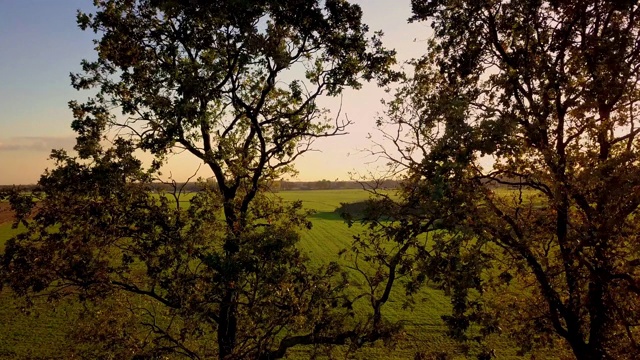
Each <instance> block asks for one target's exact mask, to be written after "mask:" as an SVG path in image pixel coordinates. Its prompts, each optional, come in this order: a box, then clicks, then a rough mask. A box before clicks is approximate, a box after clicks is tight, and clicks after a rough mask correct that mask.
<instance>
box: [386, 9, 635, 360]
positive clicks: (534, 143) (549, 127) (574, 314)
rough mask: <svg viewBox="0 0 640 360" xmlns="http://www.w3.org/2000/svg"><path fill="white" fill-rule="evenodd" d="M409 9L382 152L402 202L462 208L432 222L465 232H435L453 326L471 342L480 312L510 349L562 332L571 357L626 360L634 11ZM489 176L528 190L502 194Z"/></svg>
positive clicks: (629, 344) (631, 324)
mask: <svg viewBox="0 0 640 360" xmlns="http://www.w3.org/2000/svg"><path fill="white" fill-rule="evenodd" d="M412 5H413V13H414V17H413V20H414V21H428V22H429V23H430V24H431V26H432V28H433V30H434V38H433V40H432V41H431V42H430V47H429V52H428V53H427V54H426V55H425V56H424V57H423V58H421V59H418V60H416V61H415V62H414V63H413V65H414V66H415V76H414V77H413V79H411V80H409V81H408V82H407V83H406V84H405V86H403V87H402V88H401V89H400V90H399V92H398V93H397V96H396V97H395V99H394V100H392V101H391V102H389V103H388V113H387V114H386V116H385V117H383V118H381V120H380V123H381V124H383V123H384V124H386V123H392V124H394V125H396V126H397V128H398V129H399V130H398V132H397V133H394V134H388V135H387V138H388V140H390V142H391V144H392V147H391V148H388V147H387V149H386V150H385V149H382V150H380V151H381V152H383V153H384V154H386V155H387V156H388V157H389V158H390V159H391V160H392V162H391V163H392V165H393V166H395V167H396V168H398V169H401V170H403V171H405V174H406V185H405V193H406V194H407V196H406V199H404V200H405V202H411V201H413V202H417V201H433V200H434V199H438V198H440V197H441V196H445V197H446V198H448V199H449V201H455V200H456V199H457V201H458V202H459V205H458V206H461V207H464V209H465V211H464V212H463V213H462V214H461V215H462V216H460V217H458V218H455V217H453V218H452V217H449V216H448V214H449V213H450V212H449V210H446V209H447V207H445V208H444V209H445V210H446V211H445V212H444V213H443V215H444V222H443V224H444V226H446V227H448V228H457V229H460V230H461V231H463V232H465V233H466V238H468V239H469V240H468V241H466V242H460V243H458V242H457V241H455V238H452V239H451V240H449V241H447V243H448V244H449V245H447V247H449V248H448V249H446V250H447V251H446V252H444V254H446V256H449V257H450V256H454V258H453V259H452V260H455V262H453V263H452V262H451V261H445V262H442V266H438V267H436V269H439V270H438V271H441V272H442V274H443V276H445V277H444V278H442V279H441V280H442V281H443V282H444V281H445V280H446V279H450V280H451V279H454V280H455V282H453V283H450V284H447V286H448V287H449V286H450V287H451V288H452V290H451V291H452V293H453V294H454V297H453V301H454V314H453V316H452V317H451V318H448V319H447V321H448V322H449V324H450V327H451V329H452V331H453V332H454V334H456V335H457V336H459V337H462V338H463V339H468V336H467V335H465V334H468V333H469V332H470V329H471V328H470V324H472V323H478V324H480V325H481V329H482V332H481V334H480V335H486V334H489V333H492V332H496V331H500V330H502V331H505V332H507V333H510V334H512V335H513V337H514V338H515V339H516V340H517V341H518V342H519V344H520V345H521V346H522V350H523V351H528V350H530V349H531V348H532V347H535V346H539V345H543V346H544V345H551V344H553V343H556V341H557V340H558V339H561V340H562V342H561V343H559V345H560V346H563V345H566V346H568V347H569V348H570V349H571V351H572V352H573V354H574V356H575V357H576V358H578V359H618V358H619V359H626V358H628V359H631V358H637V357H638V356H639V355H640V348H638V340H639V337H640V329H639V328H638V323H639V322H638V321H639V320H640V318H638V314H640V312H639V310H640V292H639V291H638V290H639V289H638V284H639V282H640V269H639V268H638V262H639V258H638V256H639V253H638V249H639V245H640V243H639V242H638V237H637V232H638V221H637V216H638V215H637V213H638V210H639V208H638V206H639V205H640V191H638V190H639V189H640V183H639V182H638V179H640V176H639V175H640V164H639V163H638V159H639V157H638V155H639V153H638V151H639V150H640V149H639V145H640V143H639V142H638V138H637V134H638V132H639V131H640V130H639V129H638V124H637V115H638V114H637V112H638V107H637V101H638V93H637V85H638V80H639V75H640V74H639V73H638V71H639V69H640V66H639V64H640V58H639V56H640V46H639V44H640V37H639V33H638V32H639V30H640V25H639V23H638V15H640V7H639V6H638V5H637V3H636V2H632V1H608V0H602V1H590V2H587V1H572V0H566V1H539V0H518V1H509V2H504V1H493V0H483V1H448V0H431V1H430V0H426V1H423V0H413V1H412ZM391 149H393V151H392V150H391ZM395 151H397V152H398V153H399V154H400V156H397V155H396V152H395ZM483 155H484V156H489V157H490V158H492V159H493V160H494V164H493V166H492V168H491V169H488V170H487V169H483V168H482V167H481V163H483V160H482V156H483ZM484 163H485V164H486V161H485V162H484ZM491 183H499V184H504V185H509V186H512V187H514V188H516V189H522V190H523V193H524V194H528V195H527V196H522V194H523V193H521V195H520V196H515V197H507V198H505V197H502V196H499V195H498V194H496V193H495V192H494V191H493V190H492V189H491V188H489V187H488V186H487V184H491ZM423 187H428V189H427V191H413V189H419V188H423ZM532 192H534V193H535V195H531V193H532ZM418 199H420V200H418ZM423 199H424V200H423ZM433 205H434V206H436V207H438V206H440V205H438V204H433ZM434 211H437V210H434ZM413 223H414V222H413V220H412V219H410V218H409V219H408V223H407V225H406V226H405V227H408V228H412V226H415V225H413ZM460 245H463V246H460ZM438 261H441V260H438ZM432 263H433V262H432ZM436 264H437V262H436ZM452 264H456V265H455V266H452ZM432 276H433V275H432ZM458 280H460V281H458ZM470 280H472V281H470ZM471 289H475V290H474V291H471ZM456 294H459V295H462V296H457V295H456Z"/></svg>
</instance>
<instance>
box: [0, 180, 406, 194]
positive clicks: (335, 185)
mask: <svg viewBox="0 0 640 360" xmlns="http://www.w3.org/2000/svg"><path fill="white" fill-rule="evenodd" d="M398 185H399V181H397V180H384V181H380V182H373V181H369V182H356V181H331V180H318V181H285V180H280V181H275V182H273V183H272V184H271V190H272V191H287V190H339V189H362V188H363V187H364V188H372V187H377V188H379V189H395V188H397V187H398ZM14 187H17V188H19V189H20V190H22V191H33V190H35V189H36V188H37V185H34V184H32V185H0V192H1V191H8V190H11V189H13V188H14ZM153 187H154V188H155V189H157V190H164V191H173V189H174V187H176V188H177V189H178V190H182V191H183V192H196V191H200V190H201V189H202V184H201V183H197V182H189V183H176V184H171V183H161V182H157V183H154V184H153Z"/></svg>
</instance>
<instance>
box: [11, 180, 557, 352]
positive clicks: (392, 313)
mask: <svg viewBox="0 0 640 360" xmlns="http://www.w3.org/2000/svg"><path fill="white" fill-rule="evenodd" d="M277 195H278V196H280V197H282V198H283V199H284V200H285V201H294V200H302V201H303V204H304V206H305V207H306V208H310V209H313V210H315V213H314V214H313V215H312V216H311V220H312V222H313V228H312V229H311V230H310V231H306V232H304V233H303V234H302V241H301V243H300V247H301V248H302V249H303V250H304V251H306V253H307V254H308V256H309V257H310V258H311V259H312V261H313V262H314V263H315V264H323V263H328V262H330V261H335V260H336V259H337V258H338V257H337V254H338V252H339V251H340V250H341V249H344V248H347V247H349V246H350V242H351V239H352V236H353V235H355V234H357V233H358V232H359V231H360V227H359V226H358V225H357V224H356V225H354V226H353V227H351V228H349V227H348V226H347V225H346V224H345V222H344V221H343V220H342V219H341V217H340V215H339V214H338V213H336V212H335V211H334V210H335V209H336V208H337V207H339V206H340V203H342V202H347V203H348V202H357V201H361V200H364V199H366V198H367V197H368V196H369V194H368V193H367V192H365V191H362V190H304V191H283V192H279V193H277ZM15 233H16V230H13V229H11V224H10V223H9V222H7V221H6V217H5V221H4V223H2V224H0V249H2V248H4V243H5V242H6V240H7V239H8V238H10V237H11V236H12V235H13V234H15ZM342 261H345V260H342ZM350 283H351V285H350V286H352V287H354V289H357V288H358V287H360V286H363V285H364V284H363V283H362V279H359V278H358V277H357V276H356V275H355V274H352V275H351V277H350ZM398 285H400V284H398ZM0 296H1V297H0V301H1V302H0V358H2V359H14V358H56V357H58V356H62V357H64V353H65V352H64V351H65V348H66V347H68V344H67V343H66V342H65V341H66V334H67V332H68V331H69V330H70V329H71V328H72V327H73V326H74V317H75V316H77V309H75V308H74V304H66V303H63V304H58V305H57V306H56V307H55V308H54V307H52V306H49V305H47V304H45V303H36V306H35V307H34V309H33V310H34V311H33V312H32V313H30V314H25V313H22V312H20V308H21V303H20V301H18V300H14V299H13V297H12V295H11V293H10V292H9V291H8V290H7V289H4V290H3V291H2V293H1V295H0ZM403 297H404V294H403V290H402V287H401V286H396V289H395V290H394V292H393V294H392V298H391V301H390V302H389V303H388V304H386V305H385V308H384V313H385V314H386V316H387V317H388V318H389V320H391V321H400V322H401V323H402V324H403V327H404V336H403V338H402V339H401V340H400V341H399V342H398V343H397V345H396V346H395V347H394V348H392V349H386V348H381V347H380V344H377V345H376V346H374V347H369V348H365V349H363V350H362V351H359V352H358V353H356V354H355V355H353V356H352V355H349V357H350V358H352V357H353V358H363V359H365V358H366V359H389V358H391V359H410V358H413V356H414V353H415V352H416V351H418V350H421V351H427V352H438V351H445V350H450V349H452V348H453V342H452V341H451V340H450V339H448V338H447V337H446V335H445V326H444V323H443V322H442V320H441V318H440V317H441V315H443V314H446V313H448V312H449V311H450V310H449V309H450V304H449V301H448V299H447V298H446V297H445V296H444V295H443V293H442V292H441V291H439V290H436V289H433V288H427V289H425V290H424V291H422V292H421V293H420V294H419V295H418V296H417V297H416V300H417V305H416V306H415V308H414V309H403V307H402V299H403ZM493 345H494V346H495V347H496V350H497V351H496V356H497V358H498V359H510V358H514V359H516V358H519V357H517V356H516V355H515V353H516V351H515V349H514V348H513V347H512V346H510V345H509V341H508V340H507V339H506V338H497V339H495V343H494V344H493ZM345 356H346V355H345V354H340V353H338V358H343V357H345ZM307 357H308V354H307V353H305V351H304V349H298V350H296V351H293V352H292V353H291V354H290V356H289V358H301V359H304V358H307ZM459 358H463V357H462V356H460V357H459ZM538 358H540V357H538ZM551 358H553V357H551Z"/></svg>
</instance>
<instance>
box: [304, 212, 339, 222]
mask: <svg viewBox="0 0 640 360" xmlns="http://www.w3.org/2000/svg"><path fill="white" fill-rule="evenodd" d="M310 218H311V219H322V220H338V221H344V219H343V218H342V217H341V216H340V214H339V213H337V212H334V211H318V212H316V213H315V214H313V215H311V216H310Z"/></svg>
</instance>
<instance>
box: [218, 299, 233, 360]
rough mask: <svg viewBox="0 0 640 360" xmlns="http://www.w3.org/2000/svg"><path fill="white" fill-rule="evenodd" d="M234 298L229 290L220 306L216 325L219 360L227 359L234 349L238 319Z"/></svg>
mask: <svg viewBox="0 0 640 360" xmlns="http://www.w3.org/2000/svg"><path fill="white" fill-rule="evenodd" d="M234 298H235V290H234V289H232V288H229V289H227V290H226V292H225V294H224V296H223V298H222V304H221V305H220V323H219V324H218V349H219V356H218V358H219V359H220V360H225V359H228V358H229V356H230V355H231V354H233V351H234V349H235V347H236V331H237V326H238V319H237V318H236V308H237V305H236V304H235V301H234Z"/></svg>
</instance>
